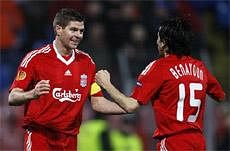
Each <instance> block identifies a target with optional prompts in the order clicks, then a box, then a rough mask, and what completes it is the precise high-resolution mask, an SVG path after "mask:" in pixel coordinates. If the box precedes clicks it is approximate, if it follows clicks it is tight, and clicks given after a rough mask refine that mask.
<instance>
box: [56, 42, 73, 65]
mask: <svg viewBox="0 0 230 151" xmlns="http://www.w3.org/2000/svg"><path fill="white" fill-rule="evenodd" d="M53 47H54V51H55V53H56V55H57V58H58V59H59V60H61V62H63V63H64V64H66V65H69V64H71V63H72V62H73V61H74V59H75V52H74V50H72V56H71V57H70V58H69V60H68V61H66V60H65V58H63V57H62V55H61V54H60V53H59V52H58V50H57V47H56V45H55V40H54V41H53Z"/></svg>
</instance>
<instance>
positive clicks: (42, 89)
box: [33, 80, 50, 98]
mask: <svg viewBox="0 0 230 151" xmlns="http://www.w3.org/2000/svg"><path fill="white" fill-rule="evenodd" d="M49 81H50V80H41V81H39V82H38V83H37V84H36V85H35V88H34V89H33V96H34V98H39V97H40V96H41V95H44V94H48V93H49V91H50V84H49Z"/></svg>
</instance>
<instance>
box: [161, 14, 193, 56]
mask: <svg viewBox="0 0 230 151" xmlns="http://www.w3.org/2000/svg"><path fill="white" fill-rule="evenodd" d="M159 36H160V39H161V41H164V42H165V44H166V45H167V46H168V49H169V50H168V53H169V54H175V55H177V56H187V55H190V51H191V46H192V41H193V32H192V29H191V24H190V22H189V21H188V20H185V19H183V18H179V17H178V18H174V19H169V20H167V21H164V22H163V23H162V24H161V25H160V29H159Z"/></svg>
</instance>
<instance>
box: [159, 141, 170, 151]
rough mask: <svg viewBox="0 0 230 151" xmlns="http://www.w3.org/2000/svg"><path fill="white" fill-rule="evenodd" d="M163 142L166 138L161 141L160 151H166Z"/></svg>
mask: <svg viewBox="0 0 230 151" xmlns="http://www.w3.org/2000/svg"><path fill="white" fill-rule="evenodd" d="M165 141H166V138H164V139H162V140H161V144H160V151H168V149H167V148H166V144H165Z"/></svg>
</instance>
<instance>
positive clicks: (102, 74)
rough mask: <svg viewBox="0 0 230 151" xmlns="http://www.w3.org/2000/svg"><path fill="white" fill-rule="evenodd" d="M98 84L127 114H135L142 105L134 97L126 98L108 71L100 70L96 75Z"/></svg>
mask: <svg viewBox="0 0 230 151" xmlns="http://www.w3.org/2000/svg"><path fill="white" fill-rule="evenodd" d="M96 82H97V84H99V85H100V86H101V87H102V88H104V89H105V90H106V91H107V93H108V94H109V95H110V96H111V97H112V98H113V100H114V101H115V102H116V103H117V104H119V105H120V106H121V107H122V108H123V109H124V110H125V111H126V112H127V113H132V112H134V111H135V110H136V109H137V108H138V107H139V106H140V105H139V103H138V101H137V100H136V99H134V98H132V97H128V96H125V95H124V94H123V93H121V92H120V91H119V90H118V89H116V88H115V87H114V85H113V84H112V83H111V81H110V74H109V72H108V71H107V70H100V71H98V72H97V73H96Z"/></svg>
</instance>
